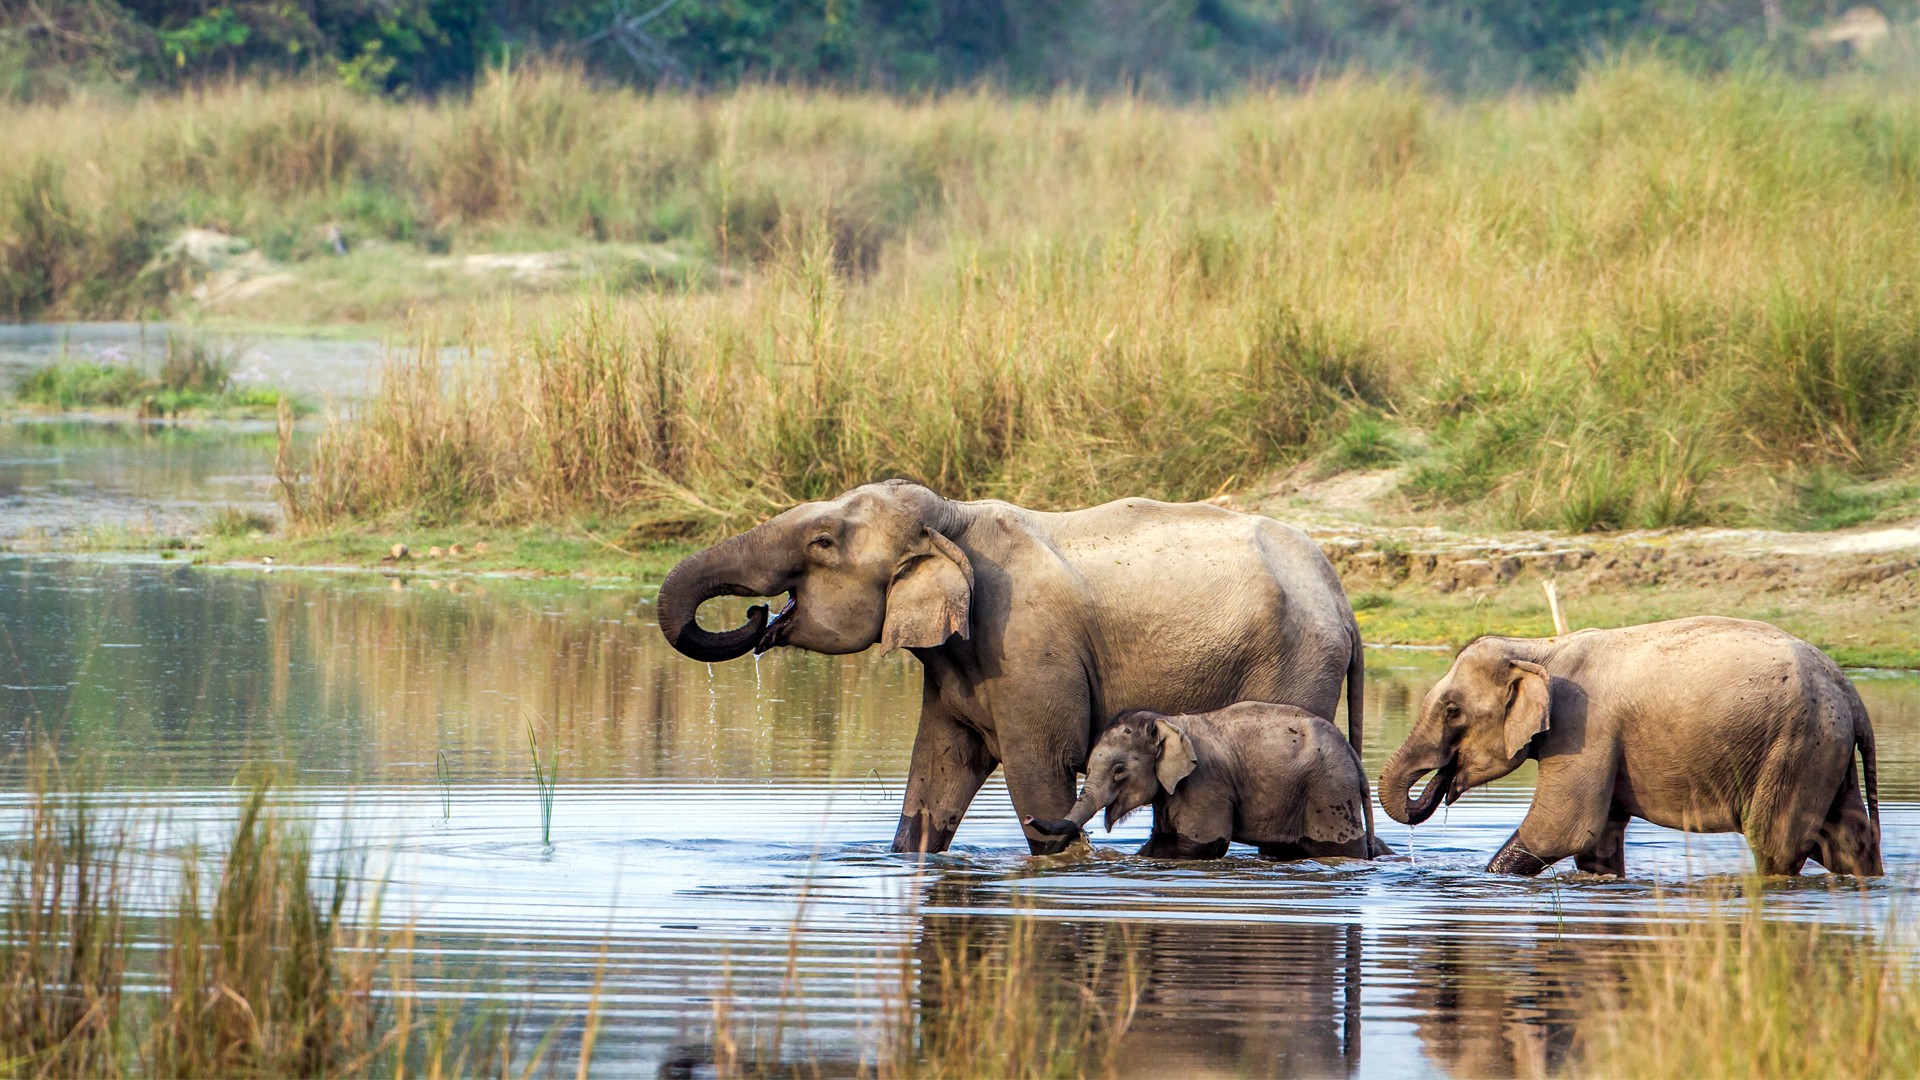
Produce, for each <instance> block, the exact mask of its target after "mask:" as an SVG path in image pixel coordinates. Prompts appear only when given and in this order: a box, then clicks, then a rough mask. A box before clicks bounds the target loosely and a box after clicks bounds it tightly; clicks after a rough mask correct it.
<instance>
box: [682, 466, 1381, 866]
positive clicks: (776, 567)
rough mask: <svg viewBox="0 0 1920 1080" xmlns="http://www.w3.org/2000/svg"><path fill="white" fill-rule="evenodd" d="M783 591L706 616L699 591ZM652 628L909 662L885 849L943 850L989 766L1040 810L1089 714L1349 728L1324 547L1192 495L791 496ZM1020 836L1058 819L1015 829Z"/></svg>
mask: <svg viewBox="0 0 1920 1080" xmlns="http://www.w3.org/2000/svg"><path fill="white" fill-rule="evenodd" d="M781 593H787V594H789V596H790V599H789V601H788V603H787V604H786V607H785V609H784V610H783V611H782V612H781V613H780V614H779V615H776V616H773V617H771V618H769V616H768V613H767V609H766V608H765V607H764V606H756V607H754V608H753V609H752V611H751V612H750V613H749V616H748V619H747V622H746V624H745V625H743V626H741V627H739V628H737V629H734V630H731V631H727V632H724V633H712V632H710V631H707V630H703V629H701V628H700V626H699V624H698V623H697V622H696V621H695V612H696V611H697V610H698V609H699V607H700V605H701V604H702V603H704V602H705V601H706V600H708V599H709V598H711V597H715V596H722V595H730V596H777V595H779V594H781ZM658 614H659V618H660V629H661V630H662V631H663V632H664V633H665V634H666V636H667V640H668V641H669V642H671V643H672V644H673V646H674V647H675V648H676V649H679V650H680V651H681V652H683V653H685V654H686V655H688V656H691V657H693V658H694V659H696V660H707V661H714V660H727V659H731V658H733V657H735V656H740V655H742V654H744V653H746V652H747V651H748V650H754V651H762V650H765V649H768V648H772V647H774V646H778V645H791V646H794V647H797V648H802V649H811V650H813V651H815V652H823V653H851V652H859V651H860V650H862V649H865V648H867V647H869V646H871V645H874V644H876V643H878V644H881V645H883V646H885V647H886V648H888V649H890V650H891V649H893V648H899V647H903V648H906V649H908V650H909V651H911V652H912V653H913V654H914V655H915V656H916V657H918V658H919V659H920V661H921V663H922V665H924V667H925V671H926V683H925V690H924V692H923V696H922V703H921V708H920V730H919V732H918V734H917V736H916V738H915V739H914V746H913V761H912V765H911V771H910V773H909V775H908V778H907V788H906V799H905V803H904V805H903V806H902V808H901V815H900V826H899V829H898V831H897V832H896V833H895V834H894V839H893V847H894V850H896V851H943V850H945V849H946V846H947V844H948V843H949V842H950V841H951V840H952V839H953V832H954V829H955V828H956V827H957V826H958V825H959V824H960V818H961V815H963V814H964V813H965V812H966V809H967V805H968V803H970V802H971V801H972V800H973V796H974V793H975V792H976V791H978V790H979V788H980V785H981V784H982V783H983V782H984V781H985V780H986V778H987V775H988V774H989V773H991V772H992V771H993V769H994V767H995V765H1002V766H1004V767H1005V769H1006V778H1007V790H1008V792H1009V793H1010V794H1011V795H1012V797H1013V804H1014V808H1015V809H1016V810H1017V811H1018V812H1019V813H1020V815H1021V816H1022V817H1023V818H1026V817H1037V818H1058V817H1060V816H1062V815H1063V814H1065V813H1066V812H1067V808H1068V807H1069V806H1071V805H1072V803H1073V794H1074V775H1075V773H1076V772H1078V771H1079V770H1080V769H1081V768H1082V767H1083V766H1084V765H1085V762H1086V756H1087V747H1088V746H1089V745H1091V744H1092V742H1093V740H1094V739H1095V738H1097V737H1098V736H1099V734H1100V728H1101V727H1102V726H1103V725H1104V723H1105V720H1106V718H1108V717H1111V716H1113V715H1114V714H1115V713H1116V712H1118V711H1119V710H1120V709H1122V708H1149V709H1155V710H1158V711H1161V712H1168V713H1183V712H1201V711H1205V710H1208V709H1217V708H1221V707H1223V706H1226V705H1230V704H1232V703H1233V702H1236V701H1242V700H1259V701H1281V702H1287V703H1289V704H1294V705H1298V706H1300V707H1301V708H1304V709H1307V710H1309V711H1312V712H1315V713H1318V714H1321V715H1328V716H1330V715H1332V714H1333V711H1334V709H1335V708H1336V707H1337V706H1338V705H1339V702H1340V691H1341V687H1342V684H1343V683H1344V684H1345V685H1346V688H1347V691H1348V709H1349V713H1350V717H1351V719H1350V722H1349V737H1350V738H1351V739H1352V740H1353V742H1354V743H1355V744H1356V745H1357V744H1358V743H1359V741H1360V736H1361V707H1360V706H1361V698H1362V694H1361V682H1362V679H1363V672H1362V660H1361V650H1360V634H1359V631H1358V629H1357V628H1356V627H1355V625H1354V620H1353V610H1352V609H1351V608H1350V607H1349V606H1348V605H1347V598H1346V594H1345V593H1344V592H1343V591H1341V588H1340V581H1339V579H1338V578H1337V577H1335V575H1334V572H1333V567H1332V565H1331V564H1330V563H1328V562H1327V559H1326V556H1325V555H1323V554H1321V552H1320V549H1319V548H1317V547H1315V546H1314V544H1313V542H1312V541H1311V540H1308V539H1307V538H1306V537H1305V536H1304V535H1302V534H1301V533H1300V532H1298V531H1297V530H1294V529H1291V528H1288V527H1287V526H1285V525H1282V524H1280V523H1279V522H1276V521H1273V520H1271V519H1268V518H1262V517H1255V516H1251V515H1247V514H1237V513H1234V512H1232V511H1230V510H1223V509H1221V508H1219V507H1216V506H1208V505H1204V504H1188V505H1171V504H1167V503H1158V502H1150V501H1148V500H1145V499H1126V500H1122V501H1120V502H1113V503H1108V504H1106V505H1104V506H1097V507H1094V508H1092V509H1089V510H1079V511H1074V512H1072V513H1061V514H1050V513H1039V512H1036V511H1032V510H1025V509H1022V508H1020V507H1018V506H1013V505H1011V504H1008V503H1004V502H994V501H987V502H954V501H951V500H948V499H943V498H941V497H940V496H938V495H935V494H934V493H933V492H932V491H929V490H927V489H926V488H924V487H921V486H920V485H918V484H910V483H906V482H903V481H890V482H887V483H884V484H869V485H867V486H865V487H859V488H855V489H854V490H852V491H849V492H847V493H846V494H844V495H842V496H840V497H839V498H837V499H834V500H832V501H831V502H817V503H806V504H804V505H802V506H797V507H795V508H794V509H792V510H789V511H787V512H786V513H784V514H780V515H779V516H777V517H775V518H773V519H771V520H769V521H767V522H765V523H763V524H761V525H760V526H759V527H757V528H754V529H752V530H750V531H748V532H745V533H742V534H741V535H739V536H736V537H733V538H732V539H730V540H726V541H723V542H722V543H719V544H716V545H715V546H713V547H711V548H708V549H707V550H705V551H702V552H700V553H698V554H695V555H693V556H690V557H688V558H687V559H686V560H685V561H684V562H682V563H681V564H680V565H679V566H676V567H674V569H673V572H672V573H671V574H668V575H667V580H666V581H665V582H664V583H663V584H662V585H661V586H660V598H659V612H658ZM1026 836H1027V843H1028V846H1029V847H1031V848H1032V849H1033V851H1034V852H1035V853H1048V852H1054V851H1058V850H1060V849H1061V848H1063V847H1065V846H1066V843H1067V841H1066V840H1065V839H1064V838H1060V837H1053V836H1047V835H1045V834H1042V833H1039V832H1036V831H1034V830H1032V829H1027V830H1026Z"/></svg>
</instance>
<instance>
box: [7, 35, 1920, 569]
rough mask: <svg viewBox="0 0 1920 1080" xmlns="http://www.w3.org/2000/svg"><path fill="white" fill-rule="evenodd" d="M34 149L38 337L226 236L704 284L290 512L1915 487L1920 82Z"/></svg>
mask: <svg viewBox="0 0 1920 1080" xmlns="http://www.w3.org/2000/svg"><path fill="white" fill-rule="evenodd" d="M5 119H6V121H7V123H8V126H9V130H10V131H12V132H15V133H16V135H15V139H14V141H15V143H16V145H17V146H18V147H19V151H18V152H17V153H15V154H13V155H10V157H9V159H8V161H7V162H4V163H0V188H4V189H5V190H6V191H7V192H8V193H9V194H8V195H7V197H6V198H5V199H3V200H0V236H4V237H5V240H4V241H3V242H4V244H5V248H6V256H5V260H6V261H5V267H4V271H0V276H4V277H5V278H6V280H7V282H8V284H6V285H5V286H4V287H0V292H4V294H5V296H6V298H7V299H6V300H5V304H6V306H9V307H11V308H12V309H13V310H16V311H21V312H27V311H33V310H51V311H67V312H79V311H99V310H112V309H113V308H114V306H115V305H116V304H119V305H123V306H124V304H126V303H137V302H139V298H140V297H141V296H145V295H148V294H146V293H144V292H142V290H143V289H146V288H147V287H148V285H151V284H153V283H154V282H157V281H159V280H160V279H159V278H156V277H155V275H161V277H164V274H165V272H166V267H165V266H164V265H154V264H149V263H147V262H144V261H143V260H144V259H146V258H147V255H146V254H144V253H145V252H148V251H150V250H153V249H154V245H155V243H156V242H158V240H160V239H164V237H165V236H166V235H167V231H168V230H169V229H170V228H173V227H175V226H178V225H181V224H188V223H191V224H203V225H213V226H217V227H220V228H224V229H228V230H231V231H236V232H239V233H242V234H244V235H246V236H248V237H250V238H253V239H254V240H255V241H256V242H257V243H258V244H260V245H261V247H262V249H263V250H267V251H269V252H273V253H276V257H284V258H289V259H298V258H300V257H303V256H304V255H305V254H308V253H310V252H311V251H312V250H314V246H315V245H317V244H319V243H320V241H319V240H317V239H315V238H314V230H313V225H314V224H316V223H318V222H321V221H342V222H345V223H346V228H347V229H348V231H349V232H355V231H357V232H359V233H363V234H365V233H369V232H371V233H375V234H379V235H385V236H388V237H391V238H393V239H394V240H396V241H403V242H410V243H414V244H417V245H421V246H423V247H431V248H435V249H437V248H438V247H443V246H445V245H448V244H451V245H453V247H454V248H455V250H466V249H469V248H474V247H487V246H491V247H502V246H509V247H529V246H532V247H537V246H552V245H556V244H566V243H577V242H586V241H600V240H614V241H638V242H657V243H662V244H665V245H668V246H670V247H673V248H675V249H677V250H679V251H681V252H682V253H683V254H685V255H686V256H687V257H688V258H692V259H696V260H698V261H699V263H700V265H702V266H704V267H706V269H705V270H704V271H700V272H697V273H693V274H691V275H690V276H689V277H676V278H674V280H673V281H671V282H664V283H661V284H659V285H657V286H656V285H650V284H648V283H647V282H646V281H643V280H636V281H634V282H631V283H630V287H627V288H621V289H614V290H610V291H606V292H603V293H602V294H601V295H596V296H589V297H583V298H579V299H576V300H568V301H564V302H552V301H549V302H546V303H525V304H521V305H517V306H512V305H503V306H502V307H501V308H500V309H499V310H496V311H493V312H489V313H483V314H481V315H479V316H478V317H476V318H475V319H473V320H472V321H470V322H466V323H463V324H462V325H461V326H459V327H457V328H456V327H452V326H449V325H445V324H442V325H439V326H437V327H433V328H430V329H431V330H432V332H434V333H436V334H447V333H464V334H465V335H466V336H467V339H468V340H469V341H470V342H471V343H472V344H473V345H475V346H476V352H478V353H481V354H483V355H477V356H476V357H475V359H474V360H473V361H472V362H471V363H470V364H466V365H463V366H462V367H461V369H460V370H458V371H453V372H445V371H441V370H439V369H438V365H437V363H436V362H435V361H433V360H431V359H422V358H419V357H413V356H404V355H403V356H399V357H397V358H396V359H395V361H394V363H393V365H392V366H391V368H390V370H389V371H388V372H387V374H386V377H385V380H384V382H383V385H382V388H381V390H380V392H379V394H378V396H377V397H376V398H375V400H373V401H372V402H371V403H370V404H369V405H368V406H367V408H366V409H365V410H364V413H363V414H362V415H360V416H358V417H356V418H355V420H354V422H353V423H351V424H349V425H347V426H344V427H342V428H340V429H338V430H337V431H336V433H335V435H334V437H333V438H332V439H330V440H329V441H328V443H327V445H326V447H325V448H324V449H323V450H322V452H321V453H320V454H319V456H318V457H317V458H316V459H315V460H314V461H313V462H312V463H311V467H310V468H309V469H308V470H307V480H306V481H305V482H303V483H302V484H301V485H299V490H297V491H296V492H294V493H293V494H294V496H295V503H296V509H297V511H298V517H299V518H300V520H301V522H302V523H303V524H305V525H314V524H325V523H330V522H337V521H340V520H342V519H366V518H380V517H394V516H406V517H414V518H418V519H423V520H437V521H445V520H481V521H492V522H501V521H527V520H538V519H549V518H553V517H556V516H563V515H569V514H577V513H590V514H609V513H611V514H620V515H629V516H633V517H637V518H640V519H644V520H648V521H652V522H656V523H659V524H661V525H662V526H663V527H666V528H671V529H675V530H681V531H702V530H708V531H710V530H712V529H715V528H717V527H720V526H721V525H723V524H734V523H738V522H740V521H744V520H749V519H751V518H753V517H755V516H757V515H759V514H761V513H763V512H764V511H766V510H769V509H772V508H775V507H780V506H785V505H788V504H790V503H791V502H793V501H795V500H798V499H804V498H809V497H814V496H819V495H823V494H828V493H832V492H835V491H838V490H840V489H841V488H844V487H846V486H848V485H850V484H854V483H858V482H862V481H865V480H869V479H873V478H876V477H879V476H885V475H907V476H913V477H917V478H920V479H923V480H926V481H928V482H930V483H932V484H934V485H935V486H937V487H939V488H941V489H942V490H944V491H946V492H948V493H950V494H954V495H962V496H979V495H993V496H1004V497H1008V498H1012V499H1016V500H1020V501H1024V502H1028V503H1033V504H1036V505H1043V506H1063V505H1072V504H1082V503H1086V502H1089V501H1092V500H1094V499H1098V498H1103V497H1107V496H1113V495H1119V494H1148V495H1158V496H1164V497H1175V498H1192V497H1205V496H1208V495H1211V494H1213V493H1214V492H1216V491H1218V490H1220V489H1221V488H1223V487H1227V488H1236V487H1241V488H1244V487H1246V486H1248V485H1250V484H1252V483H1253V482H1254V481H1255V479H1256V478H1258V477H1260V476H1262V475H1263V474H1266V473H1268V472H1270V471H1272V470H1275V469H1278V468H1284V467H1289V466H1292V465H1294V464H1297V463H1298V462H1301V461H1303V460H1306V459H1309V458H1314V457H1316V456H1322V455H1324V456H1323V457H1322V460H1323V461H1324V462H1326V463H1327V467H1329V468H1332V467H1342V466H1353V465H1365V464H1383V463H1392V462H1394V461H1405V463H1406V465H1407V475H1406V478H1405V482H1404V485H1403V487H1402V490H1403V492H1404V493H1405V494H1406V495H1407V497H1408V498H1409V499H1410V500H1411V501H1412V503H1413V505H1415V506H1422V505H1426V506H1434V507H1443V508H1444V507H1467V508H1470V509H1471V510H1472V511H1473V513H1474V514H1475V516H1477V517H1481V518H1484V519H1489V520H1492V521H1495V522H1498V523H1504V524H1517V525H1546V526H1560V527H1566V528H1572V529H1604V528H1617V527H1628V526H1660V525H1671V524H1683V523H1688V522H1699V521H1722V522H1731V521H1763V522H1775V523H1785V524H1800V525H1805V524H1812V525H1830V524H1836V523H1840V522H1842V521H1852V520H1859V519H1862V518H1865V517H1870V516H1872V514H1873V513H1874V512H1876V511H1877V510H1879V509H1882V508H1883V507H1884V505H1885V504H1887V503H1888V502H1890V501H1894V502H1897V501H1899V500H1900V499H1903V498H1911V495H1912V492H1911V490H1910V489H1908V488H1898V490H1896V491H1894V492H1893V493H1892V494H1888V492H1887V491H1885V490H1883V489H1874V490H1873V491H1870V492H1868V493H1867V494H1865V495H1859V496H1846V497H1842V496H1840V495H1836V492H1845V491H1847V490H1850V488H1851V485H1854V484H1857V483H1859V482H1861V481H1874V480H1882V479H1886V478H1888V477H1894V478H1896V480H1897V478H1899V477H1901V476H1903V475H1906V474H1904V473H1903V472H1902V470H1903V468H1904V467H1905V466H1906V463H1908V462H1910V461H1911V460H1912V455H1913V452H1914V450H1915V449H1916V445H1917V442H1916V440H1920V424H1916V420H1915V418H1916V416H1917V415H1920V413H1917V412H1916V397H1917V396H1920V330H1916V327H1920V293H1916V292H1915V291H1914V290H1913V289H1912V288H1911V287H1910V286H1909V285H1907V284H1905V283H1907V282H1911V281H1914V280H1920V273H1916V271H1920V243H1917V242H1916V240H1920V236H1916V231H1917V230H1920V224H1916V222H1920V216H1917V215H1916V214H1915V213H1914V210H1915V201H1916V197H1917V196H1916V193H1917V192H1920V187H1916V184H1915V180H1916V177H1920V94H1916V93H1914V92H1912V91H1911V90H1908V89H1907V88H1904V87H1897V86H1888V85H1884V84H1876V85H1872V86H1847V85H1816V84H1811V83H1806V82H1800V81H1794V80H1791V79H1788V78H1786V77H1783V76H1778V75H1772V74H1767V73H1764V72H1760V71H1750V72H1745V73H1740V74H1735V75H1730V76H1724V77H1715V78H1702V77H1695V76H1692V75H1688V74H1685V73H1682V72H1680V71H1678V70H1677V69H1674V68H1672V67H1669V66H1666V65H1663V64H1660V63H1657V62H1644V61H1628V62H1621V63H1615V64H1610V65H1606V66H1602V67H1598V68H1595V69H1593V70H1591V71H1589V72H1588V73H1587V74H1586V75H1585V76H1584V77H1582V78H1581V79H1580V81H1579V83H1578V85H1577V87H1576V88H1575V89H1574V90H1572V91H1571V92H1568V93H1565V94H1559V95H1542V96H1532V95H1516V96H1512V97H1507V98H1497V99H1488V100H1480V101H1474V102H1465V103H1462V102H1457V101H1452V100H1448V99H1445V98H1442V97H1439V96H1437V95H1433V94H1430V93H1427V92H1424V91H1422V90H1421V89H1420V88H1418V87H1416V86H1413V85H1410V84H1404V83H1394V82H1378V81H1367V80H1362V79H1340V80H1332V81H1328V82H1323V83H1320V84H1317V85H1315V86H1313V87H1312V88H1310V89H1307V90H1305V91H1302V92H1297V93H1296V92H1285V93H1282V92H1274V93H1244V94H1241V95H1239V96H1235V97H1229V98H1225V99H1222V100H1220V101H1217V102H1215V103H1211V104H1205V105H1192V106H1174V105H1165V104H1156V103H1151V102H1148V101H1146V100H1140V99H1133V98H1127V97H1124V96H1123V97H1118V98H1108V99H1101V100H1092V99H1088V98H1085V97H1081V96H1076V95H1072V94H1061V95H1057V96H1053V97H1048V98H1041V99H1008V98H1002V97H998V96H994V95H991V94H970V95H953V96H944V97H932V98H925V99H918V100H900V99H894V98H886V97H881V96H859V95H836V94H828V93H809V92H799V91H786V90H769V89H748V90H742V91H739V92H736V93H730V94H724V95H716V96H706V97H683V96H672V95H654V96H649V95H641V94H635V93H632V92H629V91H620V90H606V89H600V88H596V87H593V86H591V85H589V84H587V83H585V82H583V81H582V80H580V79H579V78H577V77H575V76H572V75H569V74H567V73H565V72H559V71H530V72H523V73H516V74H513V75H511V76H509V75H505V74H500V75H496V76H494V77H493V78H492V79H490V80H489V81H488V82H487V83H486V84H485V85H484V86H482V87H481V88H480V89H478V90H477V91H476V92H475V93H474V94H473V96H472V97H471V98H470V99H465V100H448V101H443V102H441V103H437V104H413V105H403V104H394V103H385V102H378V101H371V100H366V99H361V98H356V97H353V96H351V95H348V94H345V93H343V92H340V91H337V90H331V89H324V88H317V87H309V86H285V87H276V88H265V89H263V88H259V87H253V86H234V87H231V88H227V89H223V90H217V91H208V92H205V93H201V94H197V95H192V96H182V97H173V98H160V99H147V100H143V101H140V102H137V103H135V104H132V105H124V106H123V105H106V104H87V103H75V104H68V105H64V106H60V107H51V108H16V109H12V110H9V111H8V113H7V114H6V117H5ZM163 262H164V260H163ZM142 267H145V270H142ZM143 281H145V282H147V283H148V285H143V284H141V282H143ZM156 287H157V286H156ZM116 298H118V299H116ZM424 355H425V354H424V352H423V354H422V356H424ZM1896 487H1898V485H1897V484H1896Z"/></svg>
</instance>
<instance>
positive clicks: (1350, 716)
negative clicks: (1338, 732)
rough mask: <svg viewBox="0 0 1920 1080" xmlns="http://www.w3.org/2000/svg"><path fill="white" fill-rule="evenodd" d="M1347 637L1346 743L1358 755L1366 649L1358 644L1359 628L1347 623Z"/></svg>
mask: <svg viewBox="0 0 1920 1080" xmlns="http://www.w3.org/2000/svg"><path fill="white" fill-rule="evenodd" d="M1347 636H1348V637H1349V638H1350V639H1352V641H1353V649H1352V650H1351V651H1350V652H1348V654H1347V742H1348V744H1350V745H1351V746H1352V747H1353V752H1354V753H1356V754H1358V753H1359V752H1360V744H1361V743H1363V742H1365V741H1366V738H1365V736H1366V716H1365V714H1366V711H1367V707H1366V701H1367V658H1366V648H1365V647H1364V646H1363V645H1361V644H1360V628H1359V627H1358V626H1355V625H1353V624H1351V623H1349V624H1348V626H1347Z"/></svg>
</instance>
